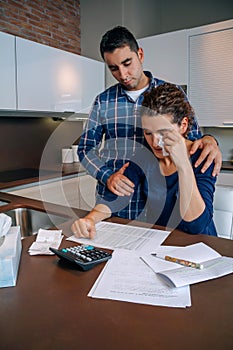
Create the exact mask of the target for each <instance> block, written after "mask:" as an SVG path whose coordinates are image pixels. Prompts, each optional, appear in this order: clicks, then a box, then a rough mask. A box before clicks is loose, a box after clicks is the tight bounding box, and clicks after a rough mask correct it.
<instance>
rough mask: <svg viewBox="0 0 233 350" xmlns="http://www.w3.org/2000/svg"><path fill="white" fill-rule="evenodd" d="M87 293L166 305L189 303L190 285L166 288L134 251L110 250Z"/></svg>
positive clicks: (134, 301) (101, 296) (185, 304)
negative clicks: (110, 257)
mask: <svg viewBox="0 0 233 350" xmlns="http://www.w3.org/2000/svg"><path fill="white" fill-rule="evenodd" d="M88 296H89V297H92V298H101V299H113V300H120V301H127V302H132V303H140V304H149V305H159V306H169V307H182V308H183V307H187V306H191V300H190V290H189V286H186V287H181V288H171V287H169V286H168V285H167V284H166V283H165V282H164V281H163V280H161V279H160V278H159V277H158V276H157V275H156V274H155V273H154V272H153V271H152V270H151V269H150V268H148V266H146V264H145V263H144V262H143V261H142V260H141V259H140V258H139V257H138V254H137V253H136V252H133V251H128V250H125V249H117V250H115V251H114V252H113V256H112V259H111V260H109V261H108V263H107V264H106V265H105V267H104V269H103V270H102V272H101V274H100V275H99V277H98V279H97V280H96V282H95V284H94V285H93V287H92V289H91V290H90V292H89V294H88Z"/></svg>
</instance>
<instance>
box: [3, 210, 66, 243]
mask: <svg viewBox="0 0 233 350" xmlns="http://www.w3.org/2000/svg"><path fill="white" fill-rule="evenodd" d="M5 214H6V215H8V216H10V217H11V218H12V226H20V230H21V237H22V238H24V237H27V236H31V235H34V234H36V233H37V232H38V230H39V228H43V229H49V228H59V227H58V226H59V225H60V224H62V223H64V222H65V221H67V220H68V219H67V218H65V217H62V216H59V215H55V214H50V213H46V212H41V211H39V210H34V209H28V208H16V209H12V210H9V211H7V212H5Z"/></svg>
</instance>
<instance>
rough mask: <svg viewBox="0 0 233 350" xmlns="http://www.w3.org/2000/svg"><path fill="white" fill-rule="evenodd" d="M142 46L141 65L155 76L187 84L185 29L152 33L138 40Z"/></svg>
mask: <svg viewBox="0 0 233 350" xmlns="http://www.w3.org/2000/svg"><path fill="white" fill-rule="evenodd" d="M138 43H139V45H140V46H141V47H142V48H143V50H144V53H145V59H144V63H143V67H144V69H145V70H150V71H151V72H152V73H153V74H154V76H155V77H157V78H160V79H163V80H166V81H170V82H172V83H175V84H180V85H186V84H187V80H188V78H187V31H186V30H179V31H175V32H171V33H164V34H160V35H154V36H151V37H147V38H142V39H139V40H138Z"/></svg>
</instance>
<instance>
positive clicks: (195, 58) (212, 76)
mask: <svg viewBox="0 0 233 350" xmlns="http://www.w3.org/2000/svg"><path fill="white" fill-rule="evenodd" d="M227 22H228V21H227ZM229 25H231V27H225V28H222V29H221V28H219V26H220V25H212V26H211V29H210V30H209V31H208V32H207V29H206V32H205V29H200V30H199V33H198V30H197V29H196V30H195V31H193V32H194V33H193V35H190V36H189V98H190V101H191V103H192V106H193V107H194V109H195V112H196V115H197V116H198V121H199V125H200V126H233V114H232V110H233V99H232V90H233V21H231V22H230V23H229ZM190 33H192V30H191V31H190Z"/></svg>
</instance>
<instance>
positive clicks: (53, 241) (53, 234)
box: [28, 228, 63, 255]
mask: <svg viewBox="0 0 233 350" xmlns="http://www.w3.org/2000/svg"><path fill="white" fill-rule="evenodd" d="M62 238H63V235H62V230H45V229H41V228H40V229H39V231H38V234H37V237H36V241H35V242H33V243H32V244H31V246H30V247H29V249H28V252H29V254H30V255H54V253H53V252H51V250H49V248H50V247H52V248H55V249H58V248H59V246H60V244H61V241H62Z"/></svg>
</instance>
